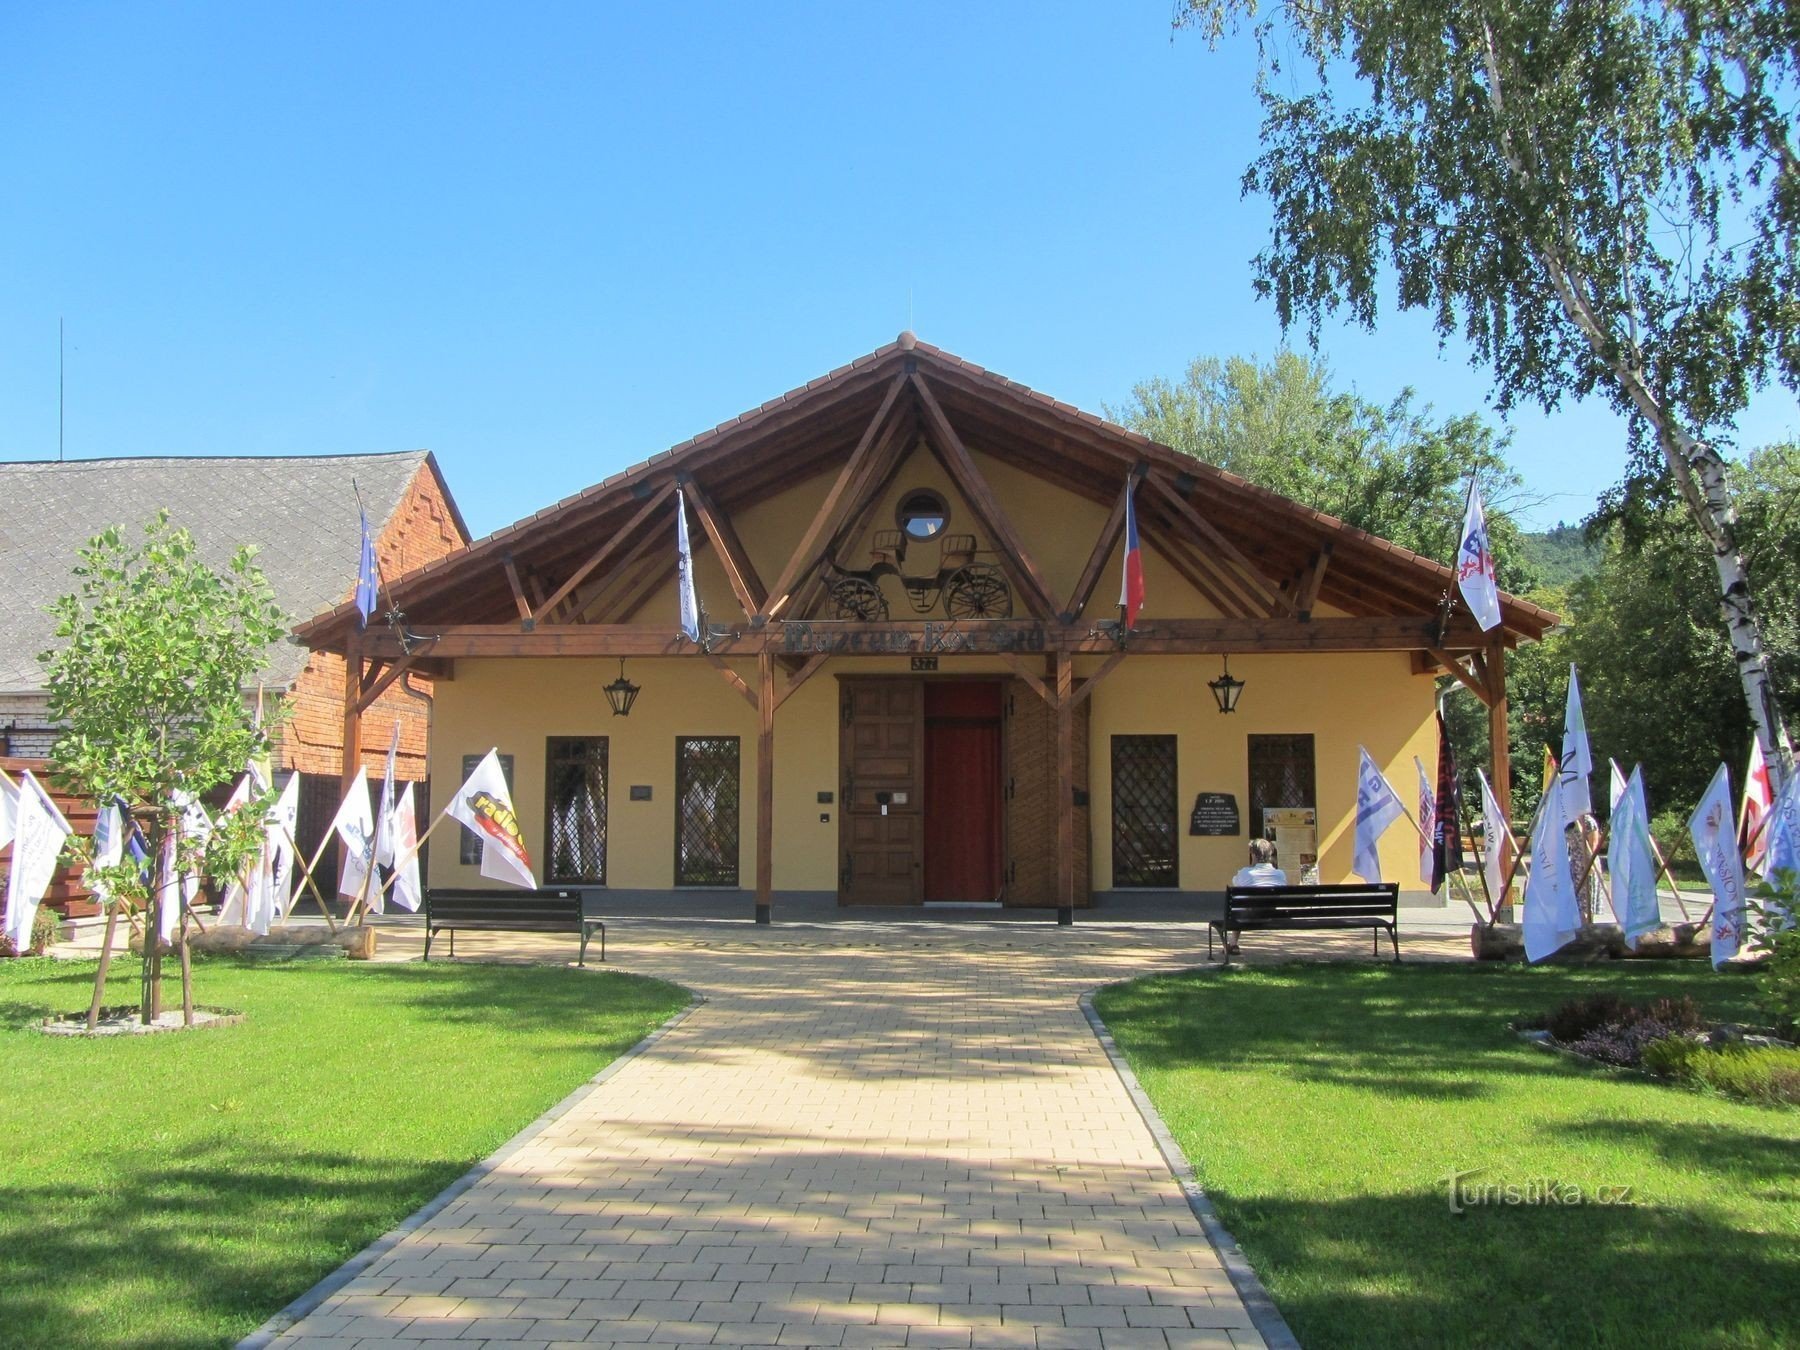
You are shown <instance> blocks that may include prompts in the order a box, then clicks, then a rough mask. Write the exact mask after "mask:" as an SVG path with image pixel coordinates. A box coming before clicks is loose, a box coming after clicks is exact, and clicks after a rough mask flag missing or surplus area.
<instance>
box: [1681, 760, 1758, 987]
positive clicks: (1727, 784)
mask: <svg viewBox="0 0 1800 1350" xmlns="http://www.w3.org/2000/svg"><path fill="white" fill-rule="evenodd" d="M1688 834H1689V835H1690V836H1691V837H1692V838H1693V841H1694V856H1695V857H1697V858H1699V859H1700V870H1701V871H1702V872H1704V873H1706V881H1707V884H1708V885H1709V886H1711V887H1712V893H1713V918H1712V963H1713V968H1714V969H1715V970H1716V969H1717V968H1718V967H1720V966H1722V965H1724V964H1725V963H1726V962H1727V961H1729V960H1730V959H1731V958H1732V957H1734V956H1736V955H1737V953H1738V948H1740V947H1741V946H1743V945H1744V938H1745V936H1746V935H1747V934H1748V931H1749V921H1750V916H1749V911H1748V908H1747V906H1746V903H1745V901H1746V896H1745V894H1744V858H1743V855H1742V854H1740V853H1739V852H1738V841H1737V821H1736V819H1735V817H1734V815H1733V812H1732V808H1731V770H1730V769H1728V768H1726V767H1725V766H1724V765H1723V764H1721V765H1719V771H1718V772H1717V773H1715V774H1714V775H1713V780H1712V783H1711V784H1710V785H1708V787H1707V789H1706V793H1705V795H1704V796H1702V797H1701V798H1700V805H1698V806H1696V807H1695V808H1694V814H1693V816H1692V817H1690V818H1689V820H1688Z"/></svg>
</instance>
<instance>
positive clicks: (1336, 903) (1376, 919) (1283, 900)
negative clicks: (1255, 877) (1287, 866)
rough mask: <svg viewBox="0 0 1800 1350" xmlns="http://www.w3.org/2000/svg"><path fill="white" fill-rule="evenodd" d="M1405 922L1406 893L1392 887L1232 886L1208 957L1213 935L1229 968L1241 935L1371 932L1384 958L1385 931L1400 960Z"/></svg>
mask: <svg viewBox="0 0 1800 1350" xmlns="http://www.w3.org/2000/svg"><path fill="white" fill-rule="evenodd" d="M1399 919H1400V887H1399V885H1398V884H1397V883H1395V882H1391V881H1383V882H1377V883H1375V884H1373V885H1368V884H1361V883H1359V884H1357V885H1353V886H1227V887H1226V888H1225V917H1224V918H1222V919H1216V920H1214V921H1213V922H1212V923H1210V924H1208V925H1207V929H1206V955H1207V959H1208V960H1210V959H1211V958H1212V943H1213V932H1214V931H1215V930H1217V932H1218V934H1219V937H1220V938H1221V939H1222V940H1223V942H1224V944H1225V964H1226V965H1230V964H1231V949H1232V948H1233V947H1234V946H1235V945H1236V943H1237V934H1239V933H1243V932H1248V931H1250V930H1253V929H1282V928H1285V929H1302V928H1306V929H1320V928H1324V929H1349V928H1367V929H1370V930H1372V933H1373V936H1374V939H1375V954H1376V955H1377V956H1379V955H1380V954H1381V930H1382V929H1383V928H1385V929H1387V933H1388V941H1389V942H1391V943H1392V944H1393V946H1394V960H1396V961H1398V960H1399V959H1400V939H1399V937H1398V935H1397V933H1396V929H1395V925H1396V924H1397V923H1398V922H1399Z"/></svg>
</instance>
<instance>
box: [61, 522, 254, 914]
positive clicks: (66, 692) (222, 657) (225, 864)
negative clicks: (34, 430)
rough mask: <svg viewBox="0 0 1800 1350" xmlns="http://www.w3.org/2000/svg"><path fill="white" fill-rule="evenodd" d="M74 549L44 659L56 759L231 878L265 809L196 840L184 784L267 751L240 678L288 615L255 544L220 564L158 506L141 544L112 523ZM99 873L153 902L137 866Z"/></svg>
mask: <svg viewBox="0 0 1800 1350" xmlns="http://www.w3.org/2000/svg"><path fill="white" fill-rule="evenodd" d="M78 557H79V561H78V562H77V564H76V566H75V569H74V574H75V577H76V579H77V582H78V585H77V589H76V590H75V591H74V592H73V593H71V594H69V595H65V596H63V597H61V598H60V599H59V600H57V601H56V602H55V603H54V604H53V605H52V606H51V607H50V608H51V612H52V614H54V616H55V617H56V620H57V628H56V636H57V639H58V645H57V646H55V647H53V648H52V649H51V650H49V651H47V652H45V653H43V655H42V656H41V657H40V658H39V660H40V661H42V662H43V664H44V665H45V667H46V669H47V671H48V684H49V691H50V716H51V717H52V719H54V720H55V721H56V722H57V723H58V724H59V726H60V727H61V728H62V729H61V732H60V734H59V735H58V737H57V739H56V743H55V745H54V747H53V748H52V750H51V761H52V768H53V771H54V772H55V773H56V774H57V776H58V777H59V778H61V779H63V780H64V781H66V782H68V783H70V784H72V785H73V786H74V787H75V788H76V789H77V790H78V791H79V792H81V793H82V794H83V795H85V796H88V797H91V798H93V799H94V800H95V801H96V802H98V803H102V804H104V803H107V802H111V801H114V800H120V801H123V802H124V803H125V805H126V806H127V807H128V808H129V809H130V810H132V811H133V812H134V813H136V814H138V815H140V816H142V817H143V818H145V819H146V820H147V821H148V822H149V829H148V834H149V838H150V844H151V856H152V857H153V858H154V857H158V856H160V854H159V852H158V850H159V848H160V846H161V844H162V841H163V839H164V838H165V837H166V836H167V835H169V834H171V833H173V834H174V836H175V838H176V839H177V841H178V865H179V867H180V869H181V871H182V872H183V873H193V874H196V875H200V876H207V877H225V876H228V875H230V874H232V873H233V872H235V871H236V870H237V869H238V868H239V867H241V866H242V865H243V863H244V861H245V859H246V858H247V857H248V856H249V854H250V852H251V851H252V850H254V849H255V848H256V847H257V846H258V845H259V844H260V842H261V833H260V831H261V818H262V811H261V810H260V809H254V808H252V809H246V810H243V811H240V812H237V813H235V818H229V819H226V820H223V821H221V823H220V828H219V829H217V830H215V831H214V833H213V834H212V836H211V837H210V838H209V839H208V840H207V841H206V842H205V843H204V844H201V843H200V842H198V841H196V840H194V839H192V838H189V837H187V836H184V835H182V833H181V831H180V830H179V829H178V828H177V821H178V818H179V815H180V807H179V805H178V802H179V800H180V798H179V796H178V794H185V795H186V796H187V797H189V798H193V799H195V800H198V799H200V798H202V797H204V796H205V795H206V794H208V793H210V792H212V791H214V790H215V789H217V788H220V787H223V786H224V785H226V784H227V783H229V782H231V781H232V780H233V779H234V778H235V777H236V776H237V775H238V774H239V773H241V772H242V771H243V769H244V767H245V765H246V764H248V763H249V762H250V761H251V760H252V759H253V758H260V757H263V756H266V755H267V753H268V748H269V741H268V727H267V726H266V725H259V724H257V723H256V722H255V721H254V720H253V718H252V716H251V713H250V709H249V707H248V705H247V704H246V701H245V690H246V688H248V687H250V686H251V685H253V684H254V683H255V679H256V674H257V672H258V671H259V670H260V669H261V668H262V667H263V665H264V663H265V662H266V660H267V656H268V648H269V644H270V643H272V642H274V641H275V640H276V639H277V638H279V637H280V636H281V634H282V632H283V631H284V627H285V625H284V624H283V622H282V619H281V614H280V611H279V610H278V609H277V608H276V606H275V603H274V593H273V591H272V590H271V589H270V587H269V584H268V582H267V581H266V580H265V579H264V577H263V575H262V573H261V571H260V570H259V569H258V568H257V566H256V563H255V551H254V550H253V549H251V548H242V549H239V550H238V551H237V553H236V554H235V555H234V556H233V557H232V559H231V562H230V564H229V565H228V567H227V568H226V570H225V571H223V572H219V571H215V570H213V569H212V568H211V567H209V566H207V564H206V563H205V561H204V560H203V559H202V558H201V557H200V556H199V552H198V550H197V548H196V546H195V544H194V540H193V537H192V536H191V535H190V534H189V533H188V532H187V531H186V530H185V529H179V528H174V527H171V525H170V524H169V518H168V513H167V512H162V513H160V514H158V515H157V516H156V517H155V518H154V519H153V520H151V521H150V523H149V524H148V525H147V526H145V528H144V530H143V536H142V539H141V540H140V541H139V542H138V543H136V544H130V543H127V542H126V539H125V536H124V532H123V531H122V530H120V529H119V528H117V527H114V528H110V529H108V530H106V531H105V532H104V533H102V534H100V535H98V536H96V537H95V538H94V539H92V540H91V541H90V542H89V543H88V544H87V545H86V546H85V547H84V548H82V549H81V550H79V555H78ZM100 880H102V881H103V882H104V883H105V884H106V885H107V887H108V889H109V890H110V891H111V893H112V894H113V895H114V896H115V897H117V898H120V899H122V900H126V901H129V902H131V903H132V904H134V905H135V906H136V907H138V908H140V909H145V910H148V909H149V906H150V898H151V897H150V893H149V892H150V887H149V884H148V883H147V881H146V880H145V878H144V877H143V876H142V875H141V874H140V872H139V870H138V869H137V868H136V867H135V866H133V865H130V864H129V863H127V864H124V865H121V866H119V867H116V868H109V869H106V870H105V871H104V872H103V873H101V874H100ZM147 946H154V944H147Z"/></svg>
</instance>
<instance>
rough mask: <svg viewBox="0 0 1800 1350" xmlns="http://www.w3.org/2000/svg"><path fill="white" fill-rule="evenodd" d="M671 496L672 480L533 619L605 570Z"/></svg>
mask: <svg viewBox="0 0 1800 1350" xmlns="http://www.w3.org/2000/svg"><path fill="white" fill-rule="evenodd" d="M674 494H675V480H674V479H673V478H671V479H670V480H669V481H668V482H666V483H664V484H663V485H662V486H661V487H660V488H658V489H657V490H656V491H655V492H652V493H651V494H650V499H649V500H648V501H646V502H645V503H644V504H643V505H642V506H640V507H639V508H638V510H637V514H636V515H634V516H632V518H631V519H630V520H629V521H627V522H626V524H625V528H624V529H622V530H620V531H618V532H617V533H616V534H613V535H611V536H610V537H609V538H608V539H607V541H606V542H605V543H604V544H602V545H600V547H599V548H597V549H596V550H594V552H593V553H592V555H590V556H589V558H588V560H587V561H586V562H584V563H582V564H581V566H579V567H577V568H576V569H575V570H574V571H573V572H571V573H570V574H569V576H568V578H567V580H565V581H564V582H563V584H562V585H560V586H558V587H557V588H556V589H555V590H554V591H552V592H551V593H550V598H549V599H548V600H546V601H545V602H544V604H543V606H542V607H541V608H540V609H538V610H536V611H535V612H534V613H533V615H532V617H533V618H534V619H536V618H539V617H540V616H542V615H544V614H546V613H548V612H549V611H551V610H553V609H555V608H556V607H557V606H558V605H560V604H561V603H562V602H563V601H564V600H565V599H567V598H568V596H569V592H571V591H573V590H574V589H575V588H576V587H577V586H579V585H580V584H581V583H582V582H584V581H586V580H587V579H588V577H590V576H592V575H593V573H594V572H595V571H596V570H597V569H599V568H600V567H602V566H604V565H605V563H606V560H607V559H608V558H610V557H612V555H613V554H614V553H616V552H617V551H618V548H619V545H620V543H621V542H622V541H624V540H625V539H627V538H629V537H630V536H631V535H632V534H633V533H634V532H635V531H636V530H637V528H638V527H639V526H640V525H642V524H643V523H644V522H645V521H646V520H648V519H649V518H650V517H651V516H652V515H654V514H655V513H656V511H657V509H658V508H659V507H660V506H662V504H663V503H664V502H666V501H668V500H669V498H670V497H672V496H673V495H674Z"/></svg>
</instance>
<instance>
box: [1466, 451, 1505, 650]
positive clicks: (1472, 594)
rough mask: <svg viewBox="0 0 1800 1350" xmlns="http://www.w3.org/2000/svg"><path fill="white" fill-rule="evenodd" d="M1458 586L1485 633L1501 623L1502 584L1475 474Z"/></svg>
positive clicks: (1470, 482) (1470, 488)
mask: <svg viewBox="0 0 1800 1350" xmlns="http://www.w3.org/2000/svg"><path fill="white" fill-rule="evenodd" d="M1456 587H1457V589H1458V590H1460V591H1461V592H1462V597H1463V603H1464V604H1466V605H1468V607H1469V613H1470V614H1471V615H1473V616H1474V619H1475V622H1476V623H1478V624H1480V625H1481V628H1482V631H1483V632H1486V631H1487V630H1488V629H1490V628H1493V627H1496V626H1497V625H1498V624H1499V622H1500V583H1499V581H1498V579H1497V575H1496V573H1495V571H1494V550H1493V549H1492V547H1490V546H1489V544H1488V529H1487V513H1486V512H1485V511H1483V510H1482V509H1481V489H1480V488H1479V487H1477V486H1476V485H1475V479H1474V477H1473V475H1471V476H1470V478H1469V504H1468V506H1467V507H1466V508H1465V509H1464V511H1463V528H1462V543H1461V545H1460V546H1459V547H1458V548H1457V550H1456Z"/></svg>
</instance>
